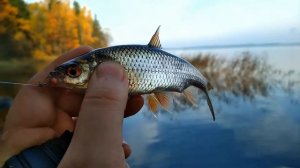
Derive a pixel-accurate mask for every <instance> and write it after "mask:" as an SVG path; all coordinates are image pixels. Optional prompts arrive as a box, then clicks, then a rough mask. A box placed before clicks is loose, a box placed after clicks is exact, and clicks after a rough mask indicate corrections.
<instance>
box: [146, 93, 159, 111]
mask: <svg viewBox="0 0 300 168" xmlns="http://www.w3.org/2000/svg"><path fill="white" fill-rule="evenodd" d="M147 102H148V106H149V109H150V111H151V112H152V113H154V114H155V113H157V111H158V104H159V101H158V100H157V99H156V97H155V95H154V94H149V95H147Z"/></svg>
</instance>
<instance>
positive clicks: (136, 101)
mask: <svg viewBox="0 0 300 168" xmlns="http://www.w3.org/2000/svg"><path fill="white" fill-rule="evenodd" d="M143 105H144V99H143V97H142V96H132V97H130V98H129V99H128V102H127V106H126V110H125V115H124V116H125V117H129V116H132V115H134V114H136V113H137V112H138V111H139V110H140V109H141V108H142V107H143Z"/></svg>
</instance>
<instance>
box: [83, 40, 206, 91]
mask: <svg viewBox="0 0 300 168" xmlns="http://www.w3.org/2000/svg"><path fill="white" fill-rule="evenodd" d="M91 55H94V57H93V58H94V60H89V62H93V63H92V64H90V66H91V67H90V68H91V69H95V67H96V66H97V65H98V64H100V63H101V62H104V61H108V60H109V61H115V62H118V63H119V64H121V65H122V66H123V67H124V69H125V70H126V71H127V74H128V79H129V93H130V94H146V93H151V92H155V91H156V92H159V91H177V92H182V91H183V90H184V89H185V88H187V87H188V86H190V85H195V86H197V87H202V89H206V88H207V85H208V81H207V80H206V78H205V77H204V76H203V75H202V74H201V73H200V72H199V71H198V70H197V69H196V68H195V67H194V66H192V65H191V64H190V63H189V62H187V61H186V60H184V59H182V58H179V57H177V56H174V55H172V54H170V53H168V52H165V51H163V50H160V49H158V48H153V47H149V46H147V45H122V46H114V47H109V48H104V49H96V50H94V51H91V52H90V53H89V54H87V55H85V56H83V57H82V59H85V58H87V57H91Z"/></svg>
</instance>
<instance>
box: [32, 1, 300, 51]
mask: <svg viewBox="0 0 300 168" xmlns="http://www.w3.org/2000/svg"><path fill="white" fill-rule="evenodd" d="M32 1H34V0H27V2H32ZM78 1H79V3H80V4H81V5H85V6H87V7H88V8H89V9H90V10H91V11H92V12H93V14H96V15H97V18H98V20H99V21H100V24H101V26H102V27H103V28H105V29H106V30H108V31H109V32H110V34H111V36H112V38H113V41H112V44H113V45H117V44H128V43H140V44H145V43H148V41H149V40H150V37H151V36H152V34H153V33H154V31H155V30H156V28H157V27H158V25H161V31H160V38H161V42H162V45H163V46H164V47H172V46H191V45H210V44H232V43H261V42H293V41H300V0H105V1H104V0H78ZM71 2H72V1H71Z"/></svg>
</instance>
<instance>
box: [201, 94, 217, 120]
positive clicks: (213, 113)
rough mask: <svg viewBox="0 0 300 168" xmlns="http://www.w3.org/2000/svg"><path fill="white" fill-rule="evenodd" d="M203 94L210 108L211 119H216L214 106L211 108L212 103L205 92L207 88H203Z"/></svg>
mask: <svg viewBox="0 0 300 168" xmlns="http://www.w3.org/2000/svg"><path fill="white" fill-rule="evenodd" d="M203 91H204V93H205V95H206V101H207V104H208V107H209V109H210V112H211V115H212V117H213V120H214V121H215V120H216V116H215V111H214V108H213V105H212V103H211V100H210V98H209V95H208V93H207V90H206V89H203Z"/></svg>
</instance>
